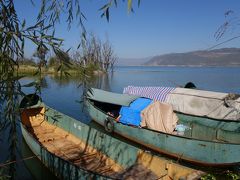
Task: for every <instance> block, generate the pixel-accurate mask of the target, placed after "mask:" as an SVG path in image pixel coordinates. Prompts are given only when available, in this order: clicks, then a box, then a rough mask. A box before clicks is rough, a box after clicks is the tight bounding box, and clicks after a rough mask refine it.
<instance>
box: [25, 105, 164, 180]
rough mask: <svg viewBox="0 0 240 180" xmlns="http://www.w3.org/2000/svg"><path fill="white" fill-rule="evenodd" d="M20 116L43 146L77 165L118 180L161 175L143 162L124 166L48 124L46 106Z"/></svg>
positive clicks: (28, 110) (156, 177)
mask: <svg viewBox="0 0 240 180" xmlns="http://www.w3.org/2000/svg"><path fill="white" fill-rule="evenodd" d="M21 118H22V124H23V125H24V128H26V129H27V131H28V132H29V133H30V134H31V135H32V136H33V137H34V138H35V139H36V140H37V141H38V142H39V143H40V144H41V146H42V147H44V148H46V149H47V150H48V151H49V152H51V153H52V154H54V155H56V156H58V157H60V158H62V159H64V160H66V161H68V162H70V163H72V164H74V165H75V166H78V167H81V168H83V169H85V170H88V171H91V172H94V173H97V174H101V175H104V176H108V177H109V176H110V177H113V178H117V179H118V178H120V179H125V178H124V177H128V178H133V179H146V178H147V179H158V178H159V176H158V175H156V174H155V173H154V172H153V171H151V170H150V169H148V168H146V167H145V166H143V165H142V163H140V162H137V163H136V164H133V165H132V166H131V167H129V168H127V169H124V168H123V167H121V166H120V165H119V164H117V163H116V162H114V161H113V160H112V159H110V158H109V157H107V156H106V155H105V154H103V153H101V152H100V151H98V150H97V149H94V148H93V147H91V146H90V145H86V144H85V143H84V142H83V141H81V140H80V139H79V138H77V137H75V136H74V135H72V134H71V133H69V132H67V131H65V130H63V129H61V128H59V127H57V126H55V125H53V124H50V123H48V122H47V121H46V120H45V118H44V108H34V109H25V110H23V111H22V113H21ZM157 174H158V173H157ZM165 176H167V174H165Z"/></svg>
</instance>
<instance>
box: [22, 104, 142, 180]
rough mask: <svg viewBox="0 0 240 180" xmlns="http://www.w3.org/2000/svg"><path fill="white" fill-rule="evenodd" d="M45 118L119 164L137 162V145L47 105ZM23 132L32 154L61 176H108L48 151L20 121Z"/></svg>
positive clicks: (97, 177) (124, 164)
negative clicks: (81, 166) (116, 137)
mask: <svg viewBox="0 0 240 180" xmlns="http://www.w3.org/2000/svg"><path fill="white" fill-rule="evenodd" d="M46 117H47V121H48V122H49V123H52V124H54V125H56V126H58V127H60V128H62V129H64V130H66V131H68V132H70V133H71V134H73V135H75V136H76V137H78V138H79V139H81V140H83V141H84V142H85V143H86V144H88V145H91V146H92V147H94V148H96V149H98V150H100V151H101V152H102V153H104V154H105V155H107V156H108V157H110V158H111V159H113V160H114V161H115V162H117V163H118V164H120V165H121V166H122V167H125V168H127V167H129V166H131V165H133V164H134V163H135V162H136V158H137V153H138V150H139V149H138V148H136V147H134V146H131V145H129V144H127V143H123V142H120V141H119V140H117V139H115V138H112V137H111V136H108V135H106V134H105V133H103V132H101V131H98V130H97V129H95V128H93V127H90V126H88V125H86V124H84V123H81V122H80V121H77V120H75V119H73V118H71V117H69V116H66V115H64V114H62V113H60V112H58V111H55V110H53V109H51V108H49V107H47V111H46ZM21 129H22V135H23V137H24V139H25V141H26V143H27V144H28V146H29V147H30V149H31V150H32V151H33V153H34V154H35V155H37V156H38V158H39V159H40V160H41V162H42V163H43V164H44V165H45V166H46V167H47V168H48V169H50V171H51V172H53V173H54V174H55V175H56V176H57V177H58V178H60V179H92V178H93V179H109V178H108V177H105V176H101V175H100V174H96V173H95V172H91V171H87V170H84V169H81V168H79V167H77V166H75V165H74V164H72V163H70V162H68V161H66V160H64V159H61V158H59V157H57V156H55V155H54V154H52V153H50V152H49V151H47V150H46V149H45V148H44V147H43V146H41V144H40V143H39V142H38V141H37V140H36V139H35V138H34V137H33V136H32V135H31V134H30V133H29V132H28V131H27V130H26V128H25V127H24V125H23V124H21Z"/></svg>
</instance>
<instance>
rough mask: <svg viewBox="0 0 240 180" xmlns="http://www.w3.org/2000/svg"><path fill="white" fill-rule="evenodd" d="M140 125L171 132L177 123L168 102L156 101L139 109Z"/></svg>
mask: <svg viewBox="0 0 240 180" xmlns="http://www.w3.org/2000/svg"><path fill="white" fill-rule="evenodd" d="M141 117H142V121H141V126H142V127H145V126H146V127H147V128H149V129H154V130H157V131H161V132H166V133H172V132H173V131H174V129H175V128H176V125H177V121H178V118H177V115H176V114H175V113H174V112H173V109H172V106H171V105H170V104H166V103H161V102H159V101H156V102H154V103H152V104H150V105H149V106H148V107H146V108H145V109H144V110H142V111H141Z"/></svg>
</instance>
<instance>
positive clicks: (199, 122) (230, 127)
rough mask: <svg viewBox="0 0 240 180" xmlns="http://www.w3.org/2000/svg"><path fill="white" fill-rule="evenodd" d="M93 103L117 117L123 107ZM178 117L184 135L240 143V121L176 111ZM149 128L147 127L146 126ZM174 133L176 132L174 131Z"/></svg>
mask: <svg viewBox="0 0 240 180" xmlns="http://www.w3.org/2000/svg"><path fill="white" fill-rule="evenodd" d="M90 101H91V103H92V104H93V105H94V106H95V107H96V108H98V109H99V110H101V111H103V112H104V113H106V114H109V112H112V113H111V115H110V116H112V117H113V118H115V119H116V118H117V117H118V116H119V112H120V109H121V106H120V105H115V104H109V103H103V102H98V101H94V100H90ZM175 113H176V115H177V117H178V123H177V124H182V125H184V126H186V127H187V128H186V129H185V131H184V133H183V134H180V135H179V136H184V137H187V138H192V139H199V140H206V141H215V142H225V143H235V144H239V143H240V121H237V122H236V121H235V122H232V121H231V122H229V121H221V120H214V119H209V118H206V117H198V116H190V115H186V114H180V113H177V112H175ZM144 128H147V127H144ZM173 134H174V135H178V134H176V132H173Z"/></svg>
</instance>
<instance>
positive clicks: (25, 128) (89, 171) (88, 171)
mask: <svg viewBox="0 0 240 180" xmlns="http://www.w3.org/2000/svg"><path fill="white" fill-rule="evenodd" d="M46 107H48V106H46ZM48 108H50V107H48ZM29 109H31V108H29ZM50 109H51V110H54V111H56V112H58V111H57V110H55V109H52V108H50ZM58 113H60V112H58ZM60 114H62V113H60ZM63 115H64V114H63ZM44 116H45V114H44ZM66 116H67V115H66ZM71 119H73V118H71ZM73 120H75V121H77V120H76V119H73ZM44 121H46V120H45V119H44ZM46 122H47V121H46ZM20 124H21V125H22V127H23V128H24V130H25V131H26V132H27V133H28V135H30V137H31V138H32V139H33V140H34V141H35V142H36V143H37V144H38V145H39V146H40V147H41V148H43V149H44V150H46V151H47V152H48V153H50V154H51V155H53V156H56V157H57V158H60V159H61V160H63V161H64V162H67V163H70V164H71V165H73V166H74V167H75V168H78V169H81V170H83V171H85V172H87V173H90V174H93V175H99V176H100V177H103V178H107V179H116V178H113V177H111V176H106V175H103V174H100V173H97V172H95V171H93V170H90V169H86V168H84V167H82V166H77V165H75V164H74V163H72V162H71V161H67V160H65V159H63V158H62V157H60V156H57V155H55V154H53V153H52V152H51V151H49V150H48V149H47V148H46V147H44V146H43V145H42V143H40V142H39V141H38V140H37V139H36V138H35V137H34V136H33V134H31V133H30V132H29V131H28V130H27V126H26V125H25V124H23V123H22V121H20ZM53 125H54V124H53ZM54 126H55V127H58V128H61V127H59V126H56V125H54ZM61 129H63V128H61ZM63 130H64V131H66V130H65V129H63ZM78 139H80V138H78ZM24 140H25V138H24ZM80 140H81V139H80ZM25 141H26V140H25ZM81 141H82V140H81ZM27 144H28V143H27ZM29 147H30V146H29ZM30 149H31V151H32V152H33V154H35V153H34V151H33V150H32V148H31V147H30ZM35 155H36V154H35ZM36 156H37V157H38V159H39V160H40V161H41V159H40V157H39V155H36ZM41 163H42V164H43V165H44V166H45V167H47V166H46V165H45V164H44V163H43V162H42V161H41ZM47 168H48V167H47ZM51 172H52V171H51ZM54 175H55V174H54Z"/></svg>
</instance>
